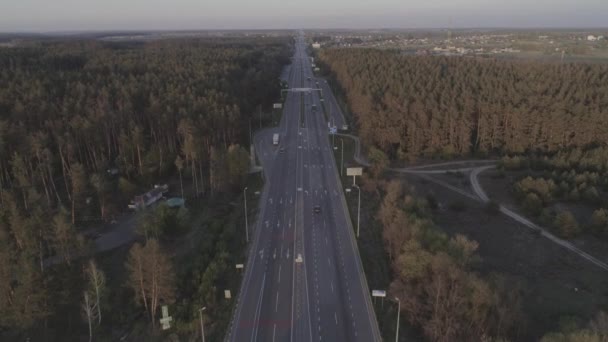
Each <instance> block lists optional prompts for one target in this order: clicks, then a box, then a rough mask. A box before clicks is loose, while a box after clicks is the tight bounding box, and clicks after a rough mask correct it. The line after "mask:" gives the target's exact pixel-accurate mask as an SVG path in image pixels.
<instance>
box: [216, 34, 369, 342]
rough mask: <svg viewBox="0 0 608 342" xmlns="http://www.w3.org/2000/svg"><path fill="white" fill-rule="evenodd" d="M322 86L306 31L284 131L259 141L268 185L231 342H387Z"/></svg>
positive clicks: (264, 133)
mask: <svg viewBox="0 0 608 342" xmlns="http://www.w3.org/2000/svg"><path fill="white" fill-rule="evenodd" d="M317 81H318V82H319V83H321V82H324V80H317V79H315V78H314V76H313V74H312V68H311V62H310V58H309V57H308V55H307V53H306V44H305V41H304V37H303V36H302V35H301V34H300V35H299V36H298V37H297V38H296V45H295V53H294V57H293V63H292V65H291V67H290V68H289V76H288V84H289V88H290V89H293V90H294V91H291V92H288V93H287V98H286V101H285V103H284V107H283V116H282V119H281V122H280V125H279V127H277V128H275V129H267V130H264V131H261V132H259V133H258V134H256V137H255V139H254V140H255V147H256V151H257V154H258V158H259V160H260V161H261V163H262V167H263V169H264V176H265V179H266V184H265V187H264V189H263V191H262V194H261V196H262V197H261V200H260V208H259V209H260V210H259V214H258V219H257V222H256V223H255V225H254V226H255V228H254V231H253V232H252V235H251V236H252V239H251V241H250V246H249V252H248V260H247V263H246V266H245V270H244V273H243V280H242V284H241V289H240V291H239V295H238V299H237V300H238V302H237V305H236V309H235V311H234V314H233V319H232V322H231V326H230V328H229V331H228V332H227V335H226V341H366V342H367V341H380V340H381V337H380V332H379V329H378V324H377V322H376V318H375V314H374V311H373V306H372V304H371V298H370V292H369V289H368V287H367V282H366V279H365V274H364V272H363V267H362V264H361V260H360V257H359V252H358V249H357V244H356V240H355V236H354V233H353V228H352V222H351V221H350V216H349V215H348V209H347V207H346V201H345V199H344V194H343V191H342V184H341V182H340V178H339V176H338V170H336V168H335V162H334V157H333V152H332V146H331V145H330V140H329V138H328V135H327V134H328V127H327V121H326V118H325V117H324V114H323V111H322V107H321V101H320V100H321V97H320V92H318V91H314V90H313V91H308V90H307V89H306V88H317V86H316V82H317ZM329 91H330V90H329V88H328V87H327V90H324V92H323V94H324V96H325V98H328V95H330V93H328V92H329ZM325 101H327V100H325ZM334 101H335V100H334ZM314 106H316V108H314ZM301 114H302V115H301ZM332 116H335V117H336V118H337V119H338V120H341V121H339V122H341V123H342V122H344V121H343V120H344V119H343V117H341V116H342V114H341V112H339V109H338V110H336V113H332ZM275 132H276V133H279V134H280V143H279V146H273V145H272V138H271V136H272V134H273V133H275ZM316 206H318V207H319V208H320V211H319V212H315V210H314V208H315V207H316Z"/></svg>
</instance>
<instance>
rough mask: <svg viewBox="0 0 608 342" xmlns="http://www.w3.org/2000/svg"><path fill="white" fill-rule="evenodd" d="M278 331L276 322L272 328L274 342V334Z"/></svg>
mask: <svg viewBox="0 0 608 342" xmlns="http://www.w3.org/2000/svg"><path fill="white" fill-rule="evenodd" d="M276 333H277V324H276V323H275V324H274V327H273V328H272V342H274V336H275V335H276Z"/></svg>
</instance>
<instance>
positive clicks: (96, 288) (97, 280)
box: [85, 260, 106, 325]
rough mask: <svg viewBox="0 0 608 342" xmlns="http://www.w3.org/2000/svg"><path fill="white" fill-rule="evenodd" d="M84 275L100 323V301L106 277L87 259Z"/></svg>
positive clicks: (103, 292)
mask: <svg viewBox="0 0 608 342" xmlns="http://www.w3.org/2000/svg"><path fill="white" fill-rule="evenodd" d="M85 272H86V275H87V279H88V289H87V290H88V291H89V293H91V294H92V300H93V301H94V304H95V308H96V311H97V313H96V318H97V324H98V325H99V324H101V301H102V297H103V296H104V294H105V291H106V286H105V285H106V277H105V274H104V273H103V272H102V271H101V270H100V269H99V268H98V267H97V264H96V263H95V261H94V260H89V264H88V266H87V269H86V271H85Z"/></svg>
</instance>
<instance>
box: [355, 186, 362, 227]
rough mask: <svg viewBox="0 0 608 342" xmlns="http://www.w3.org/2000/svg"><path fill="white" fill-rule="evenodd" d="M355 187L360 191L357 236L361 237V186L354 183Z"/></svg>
mask: <svg viewBox="0 0 608 342" xmlns="http://www.w3.org/2000/svg"><path fill="white" fill-rule="evenodd" d="M353 187H355V188H357V191H359V204H358V205H357V238H359V223H360V222H361V188H360V187H359V186H358V185H357V184H353Z"/></svg>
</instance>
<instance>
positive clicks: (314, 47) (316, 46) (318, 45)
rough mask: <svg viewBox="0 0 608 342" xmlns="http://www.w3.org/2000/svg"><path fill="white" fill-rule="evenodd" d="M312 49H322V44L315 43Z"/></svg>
mask: <svg viewBox="0 0 608 342" xmlns="http://www.w3.org/2000/svg"><path fill="white" fill-rule="evenodd" d="M312 48H313V49H320V48H321V44H320V43H317V42H314V43H312Z"/></svg>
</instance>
